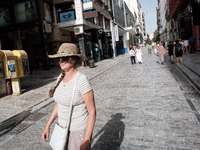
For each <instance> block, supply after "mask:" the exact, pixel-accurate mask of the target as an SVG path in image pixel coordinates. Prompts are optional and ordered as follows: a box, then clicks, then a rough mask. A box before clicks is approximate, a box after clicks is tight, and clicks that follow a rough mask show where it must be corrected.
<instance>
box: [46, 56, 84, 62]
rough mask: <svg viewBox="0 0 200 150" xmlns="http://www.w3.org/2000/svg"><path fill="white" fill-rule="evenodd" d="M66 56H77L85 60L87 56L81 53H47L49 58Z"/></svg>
mask: <svg viewBox="0 0 200 150" xmlns="http://www.w3.org/2000/svg"><path fill="white" fill-rule="evenodd" d="M67 56H77V57H79V58H80V59H81V61H86V60H87V59H88V58H87V57H86V56H84V55H82V54H54V55H48V57H49V58H58V57H67Z"/></svg>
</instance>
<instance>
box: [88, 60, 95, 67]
mask: <svg viewBox="0 0 200 150" xmlns="http://www.w3.org/2000/svg"><path fill="white" fill-rule="evenodd" d="M88 63H89V67H90V68H94V59H89V60H88Z"/></svg>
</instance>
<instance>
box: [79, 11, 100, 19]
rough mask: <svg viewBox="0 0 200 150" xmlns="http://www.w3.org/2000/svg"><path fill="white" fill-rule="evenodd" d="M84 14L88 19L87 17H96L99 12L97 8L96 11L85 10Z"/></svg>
mask: <svg viewBox="0 0 200 150" xmlns="http://www.w3.org/2000/svg"><path fill="white" fill-rule="evenodd" d="M83 16H84V18H85V19H87V18H94V17H97V16H98V12H97V11H96V10H95V11H88V12H84V13H83Z"/></svg>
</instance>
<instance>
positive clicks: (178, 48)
mask: <svg viewBox="0 0 200 150" xmlns="http://www.w3.org/2000/svg"><path fill="white" fill-rule="evenodd" d="M173 51H174V53H175V55H176V64H179V62H180V63H181V64H183V59H182V55H183V46H182V44H181V43H180V42H179V41H178V40H176V44H175V45H174V50H173Z"/></svg>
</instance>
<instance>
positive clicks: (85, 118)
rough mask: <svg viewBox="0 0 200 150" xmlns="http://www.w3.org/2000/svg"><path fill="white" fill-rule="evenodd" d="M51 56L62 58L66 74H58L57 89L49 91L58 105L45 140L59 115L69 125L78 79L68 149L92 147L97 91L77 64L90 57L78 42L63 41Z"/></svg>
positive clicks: (61, 64) (43, 138)
mask: <svg viewBox="0 0 200 150" xmlns="http://www.w3.org/2000/svg"><path fill="white" fill-rule="evenodd" d="M49 57H50V58H56V59H57V60H58V62H59V65H60V68H61V70H62V74H61V75H60V76H59V77H58V80H57V84H56V86H55V88H53V89H51V90H50V92H49V95H50V96H51V97H53V98H54V100H55V101H56V104H55V106H54V108H53V111H52V113H51V116H50V118H49V120H48V121H47V123H46V126H45V128H44V129H43V131H42V134H41V136H42V140H43V141H44V142H45V141H46V140H47V139H48V138H49V127H50V125H51V124H52V123H53V121H54V120H55V119H56V117H58V124H59V125H60V126H61V127H63V128H65V126H66V124H67V122H68V121H67V119H68V113H69V105H70V101H71V97H72V93H73V87H74V85H75V82H76V88H75V94H74V98H73V105H72V106H73V108H72V115H71V122H70V125H69V136H68V143H67V146H66V147H67V148H68V150H79V149H81V150H87V149H90V140H91V136H92V131H93V128H94V124H95V119H96V109H95V103H94V94H93V90H92V87H91V84H90V82H89V81H88V79H87V77H86V76H85V75H83V74H82V73H80V72H79V71H78V70H77V69H76V67H75V65H76V63H77V62H78V61H79V60H81V61H85V60H87V58H86V57H85V56H83V55H81V54H78V53H77V47H76V45H75V44H71V43H64V44H62V45H61V46H60V48H59V50H58V52H57V54H54V55H49Z"/></svg>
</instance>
